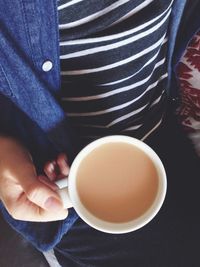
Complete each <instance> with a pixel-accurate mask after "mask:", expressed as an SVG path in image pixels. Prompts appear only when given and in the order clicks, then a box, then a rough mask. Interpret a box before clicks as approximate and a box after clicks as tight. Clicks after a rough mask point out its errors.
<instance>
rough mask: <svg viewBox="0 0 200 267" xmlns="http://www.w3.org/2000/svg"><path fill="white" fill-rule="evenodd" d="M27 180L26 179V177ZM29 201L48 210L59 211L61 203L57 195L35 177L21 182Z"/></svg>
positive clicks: (61, 207) (61, 206)
mask: <svg viewBox="0 0 200 267" xmlns="http://www.w3.org/2000/svg"><path fill="white" fill-rule="evenodd" d="M27 180H28V179H27ZM21 186H22V188H23V190H24V192H25V194H26V196H27V198H28V200H29V201H31V202H33V203H34V204H36V205H37V206H39V207H41V208H42V209H45V210H48V211H59V210H61V209H63V205H62V202H61V199H60V197H59V195H58V194H57V193H56V192H55V191H54V190H53V189H52V188H50V187H48V186H47V185H45V184H44V183H42V182H41V181H40V180H38V179H37V177H36V178H34V179H32V180H31V181H30V180H29V181H25V180H24V181H23V184H21Z"/></svg>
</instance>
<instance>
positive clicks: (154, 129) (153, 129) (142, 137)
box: [141, 118, 163, 141]
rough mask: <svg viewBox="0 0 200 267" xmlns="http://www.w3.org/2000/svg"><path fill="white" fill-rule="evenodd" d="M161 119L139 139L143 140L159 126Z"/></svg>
mask: <svg viewBox="0 0 200 267" xmlns="http://www.w3.org/2000/svg"><path fill="white" fill-rule="evenodd" d="M162 120H163V118H161V120H160V121H159V122H158V123H157V124H156V125H155V126H154V127H153V128H152V129H151V130H150V131H149V132H148V133H147V134H145V136H143V137H142V138H141V141H144V140H145V139H146V138H147V137H148V136H149V135H150V134H152V133H153V132H154V131H155V130H156V129H157V128H158V127H159V126H160V124H161V123H162Z"/></svg>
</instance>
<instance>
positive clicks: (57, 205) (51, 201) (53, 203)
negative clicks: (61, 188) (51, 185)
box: [44, 197, 63, 211]
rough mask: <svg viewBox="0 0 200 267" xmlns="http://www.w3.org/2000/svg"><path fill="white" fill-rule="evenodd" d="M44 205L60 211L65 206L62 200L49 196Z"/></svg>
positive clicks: (49, 208)
mask: <svg viewBox="0 0 200 267" xmlns="http://www.w3.org/2000/svg"><path fill="white" fill-rule="evenodd" d="M44 207H45V208H46V209H47V210H49V211H58V210H60V209H62V208H63V207H62V204H61V202H60V201H59V200H57V199H56V198H54V197H50V198H48V199H47V200H46V202H45V203H44Z"/></svg>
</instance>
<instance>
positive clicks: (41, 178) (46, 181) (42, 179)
mask: <svg viewBox="0 0 200 267" xmlns="http://www.w3.org/2000/svg"><path fill="white" fill-rule="evenodd" d="M38 179H39V181H40V182H42V183H44V184H45V185H47V186H48V187H50V188H51V189H52V190H53V191H57V190H58V186H57V185H56V184H55V183H53V182H52V181H50V180H49V178H48V177H46V176H44V175H39V176H38Z"/></svg>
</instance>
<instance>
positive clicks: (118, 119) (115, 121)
mask: <svg viewBox="0 0 200 267" xmlns="http://www.w3.org/2000/svg"><path fill="white" fill-rule="evenodd" d="M147 106H148V104H146V105H145V106H143V107H141V108H139V109H136V110H134V111H132V112H130V113H128V114H126V115H124V116H122V117H119V118H117V119H116V120H114V121H112V122H111V123H109V124H108V125H107V126H106V127H108V128H109V127H111V126H113V125H115V124H116V123H118V122H121V121H123V120H126V119H128V118H130V117H131V116H133V115H135V114H137V113H139V112H140V111H142V110H143V109H145V108H146V107H147Z"/></svg>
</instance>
